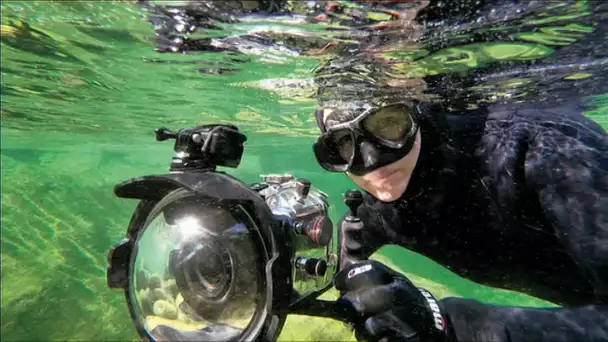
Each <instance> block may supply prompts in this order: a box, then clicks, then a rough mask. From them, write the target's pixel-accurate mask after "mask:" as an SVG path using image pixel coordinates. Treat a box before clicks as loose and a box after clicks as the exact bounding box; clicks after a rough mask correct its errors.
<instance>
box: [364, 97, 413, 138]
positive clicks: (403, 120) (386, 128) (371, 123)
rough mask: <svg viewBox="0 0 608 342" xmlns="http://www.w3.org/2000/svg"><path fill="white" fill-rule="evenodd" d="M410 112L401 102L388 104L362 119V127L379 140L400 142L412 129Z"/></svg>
mask: <svg viewBox="0 0 608 342" xmlns="http://www.w3.org/2000/svg"><path fill="white" fill-rule="evenodd" d="M410 112H411V111H410V109H409V108H408V107H406V106H404V105H401V104H399V105H393V106H388V107H385V108H382V109H379V110H378V111H376V112H375V113H374V114H372V115H370V116H369V117H367V118H366V119H365V120H363V127H364V128H365V130H366V131H367V132H369V133H370V134H372V135H374V136H375V137H376V138H378V139H380V140H384V141H390V142H393V143H402V142H403V141H404V140H405V138H406V136H407V134H408V132H410V130H411V129H412V125H413V122H412V116H411V114H410Z"/></svg>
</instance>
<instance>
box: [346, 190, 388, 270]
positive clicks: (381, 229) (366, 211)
mask: <svg viewBox="0 0 608 342" xmlns="http://www.w3.org/2000/svg"><path fill="white" fill-rule="evenodd" d="M368 196H369V195H368ZM377 205H378V204H377V203H374V201H373V200H371V199H370V198H369V197H368V198H366V200H365V201H364V202H363V204H361V206H360V207H359V208H358V210H357V216H358V217H359V218H360V219H361V222H362V223H363V225H362V226H359V227H357V226H356V225H342V224H341V223H342V221H343V220H344V219H342V220H341V221H340V227H339V229H340V265H341V266H340V268H344V267H345V266H347V265H348V264H350V263H353V262H357V261H361V260H365V259H367V258H369V257H370V256H371V255H372V254H374V252H376V251H377V250H378V249H379V248H381V247H382V246H383V245H384V244H386V243H387V238H386V234H385V231H386V226H387V224H389V222H387V219H389V218H387V217H386V215H383V212H382V210H381V209H380V208H377Z"/></svg>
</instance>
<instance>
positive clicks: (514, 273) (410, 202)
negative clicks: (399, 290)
mask: <svg viewBox="0 0 608 342" xmlns="http://www.w3.org/2000/svg"><path fill="white" fill-rule="evenodd" d="M488 113H489V114H488ZM449 122H450V127H451V131H452V137H453V139H454V143H455V145H456V146H457V148H458V149H459V151H460V154H459V155H458V156H457V158H456V159H455V161H454V165H453V171H454V174H453V177H451V178H450V180H449V181H448V182H447V183H446V182H444V185H443V186H436V185H437V184H440V183H441V182H440V181H439V179H438V178H437V177H439V175H438V170H440V169H441V167H442V166H441V165H440V163H441V162H442V159H441V158H439V157H434V155H435V154H434V153H430V152H432V151H433V148H434V147H433V146H432V144H431V146H429V144H425V130H424V127H422V151H421V156H420V159H419V162H418V165H417V166H416V169H415V171H414V175H413V176H412V179H411V181H410V185H409V186H408V189H407V191H406V193H405V194H404V196H403V197H402V199H400V200H398V201H396V202H393V203H382V202H379V201H375V200H373V199H372V198H371V197H370V196H369V195H367V196H366V202H365V204H364V205H362V206H361V207H360V208H359V216H360V217H361V218H362V220H363V222H364V224H365V231H363V232H356V231H353V232H343V234H344V240H343V243H342V245H343V247H342V248H343V257H344V258H346V257H349V258H354V259H362V258H367V257H368V256H370V255H371V254H372V253H373V252H374V251H376V250H377V249H378V248H379V247H381V246H382V245H385V244H388V243H391V244H398V245H401V246H403V247H405V248H408V249H410V250H413V251H416V252H418V253H420V254H422V255H425V256H427V257H429V258H431V259H433V260H435V261H437V262H438V263H440V264H441V265H444V266H445V267H447V268H448V269H450V270H452V271H453V272H455V273H457V274H459V275H461V276H463V277H465V278H468V279H470V280H473V281H475V282H477V283H480V284H485V285H489V286H494V287H500V288H504V289H511V290H516V291H520V292H524V293H527V294H529V295H533V296H535V297H538V298H542V299H546V300H549V301H551V302H554V303H556V304H559V305H561V306H563V308H557V309H556V308H545V309H542V308H516V307H501V306H495V305H487V304H483V303H480V302H478V301H474V300H470V299H464V298H446V299H443V300H442V304H443V306H444V308H445V310H446V312H447V313H448V315H449V320H450V322H451V325H452V327H453V333H454V335H455V336H456V338H457V340H458V341H459V342H470V341H484V342H485V341H513V342H515V341H560V342H561V341H564V342H565V341H608V135H607V133H606V131H605V130H604V129H603V128H602V127H601V126H599V125H598V124H597V123H595V122H594V121H592V120H590V119H588V118H586V117H584V116H583V114H582V108H581V107H580V106H579V105H578V104H576V103H571V104H559V105H554V106H551V105H546V107H540V106H539V105H538V104H537V105H534V106H531V105H519V107H515V106H512V105H511V106H504V107H500V106H496V107H494V108H490V109H489V111H487V112H485V114H481V115H468V116H465V115H462V116H454V117H450V119H449ZM427 137H428V135H427ZM426 140H429V139H426ZM438 196H441V197H438ZM437 198H440V200H437Z"/></svg>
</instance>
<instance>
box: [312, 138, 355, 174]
mask: <svg viewBox="0 0 608 342" xmlns="http://www.w3.org/2000/svg"><path fill="white" fill-rule="evenodd" d="M314 151H315V156H316V157H317V161H318V162H319V164H320V165H321V166H323V167H324V168H325V169H327V170H330V171H345V170H346V168H347V167H348V165H349V163H350V161H351V159H352V158H353V155H354V154H355V142H354V136H353V134H352V132H350V131H348V130H340V131H333V132H328V133H325V134H324V135H323V136H321V137H320V138H319V140H318V141H317V143H315V145H314Z"/></svg>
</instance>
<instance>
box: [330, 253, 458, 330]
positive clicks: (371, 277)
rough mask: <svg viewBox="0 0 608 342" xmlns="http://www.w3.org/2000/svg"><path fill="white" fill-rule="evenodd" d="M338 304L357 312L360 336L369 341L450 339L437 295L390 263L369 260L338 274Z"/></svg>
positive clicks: (353, 314) (356, 317)
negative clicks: (418, 284) (412, 280)
mask: <svg viewBox="0 0 608 342" xmlns="http://www.w3.org/2000/svg"><path fill="white" fill-rule="evenodd" d="M334 282H335V286H336V289H337V290H338V291H340V295H341V297H340V298H339V299H338V305H339V306H341V307H343V308H344V309H345V310H349V311H350V312H351V314H352V316H353V319H352V320H353V322H352V324H353V325H354V328H355V333H356V337H357V339H358V340H367V341H408V342H409V341H421V342H427V341H432V342H445V341H448V338H447V336H448V334H447V330H448V328H447V322H446V317H445V315H444V313H443V312H442V310H441V308H440V307H439V305H438V303H437V302H436V300H435V298H434V297H433V296H432V295H431V294H430V293H429V292H428V291H426V290H424V289H421V288H417V287H416V286H415V285H414V284H412V282H411V281H409V280H408V279H407V278H406V277H405V276H404V275H402V274H400V273H398V272H396V271H394V270H392V269H390V268H389V267H387V266H386V265H384V264H382V263H380V262H378V261H375V260H366V261H362V262H358V263H355V264H352V265H350V266H347V267H346V268H345V269H343V270H342V271H340V272H339V273H338V274H336V276H335V278H334Z"/></svg>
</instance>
